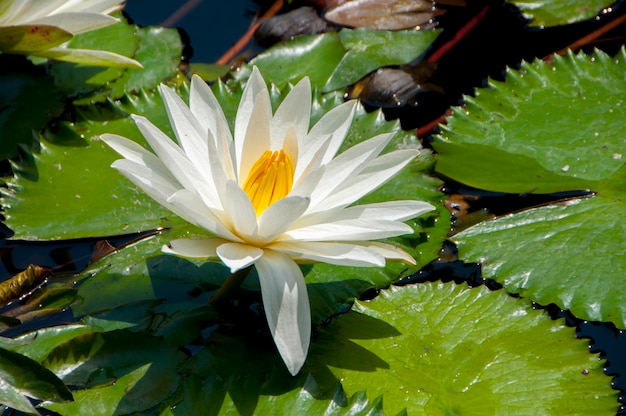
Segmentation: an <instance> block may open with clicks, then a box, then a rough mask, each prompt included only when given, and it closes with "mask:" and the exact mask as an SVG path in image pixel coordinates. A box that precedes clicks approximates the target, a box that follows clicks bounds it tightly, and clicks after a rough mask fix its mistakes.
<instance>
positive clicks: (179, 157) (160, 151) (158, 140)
mask: <svg viewBox="0 0 626 416" xmlns="http://www.w3.org/2000/svg"><path fill="white" fill-rule="evenodd" d="M131 117H132V118H133V120H134V121H135V124H136V125H137V127H138V128H139V130H140V131H141V133H142V134H143V136H144V137H145V138H146V141H147V142H148V144H149V145H150V147H151V148H152V150H154V152H155V153H156V154H157V156H158V157H159V160H160V161H161V162H162V163H163V164H164V165H165V166H166V167H167V169H168V170H169V171H170V172H171V173H172V175H174V177H176V179H177V180H178V181H179V182H180V183H181V184H182V185H183V186H184V187H185V188H187V189H195V188H196V183H197V182H196V181H195V179H194V178H195V177H197V176H199V172H197V171H196V168H195V166H194V165H193V164H192V163H191V161H190V160H189V159H188V158H187V155H185V153H184V152H183V151H182V149H181V148H180V147H178V146H177V145H176V143H174V142H173V141H172V140H171V139H170V138H169V137H168V136H167V135H166V134H165V133H163V132H162V131H161V130H159V129H158V128H157V127H156V126H155V125H154V124H152V123H151V122H150V121H149V120H148V119H147V118H145V117H143V116H138V115H132V116H131Z"/></svg>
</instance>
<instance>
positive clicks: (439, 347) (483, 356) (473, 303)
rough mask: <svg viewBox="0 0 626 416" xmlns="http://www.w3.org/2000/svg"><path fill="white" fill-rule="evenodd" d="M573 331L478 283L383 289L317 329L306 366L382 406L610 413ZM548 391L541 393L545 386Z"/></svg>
mask: <svg viewBox="0 0 626 416" xmlns="http://www.w3.org/2000/svg"><path fill="white" fill-rule="evenodd" d="M602 367H603V362H602V361H601V360H600V359H599V357H598V356H597V355H590V354H589V353H588V351H587V342H586V341H582V340H576V339H575V335H574V330H573V329H572V328H569V327H567V326H565V325H564V324H563V323H561V322H554V321H552V320H550V318H549V317H548V316H547V315H546V314H545V313H544V312H541V311H536V310H533V309H532V308H531V307H530V306H529V305H528V304H527V302H524V301H522V300H519V299H513V298H511V297H510V296H508V295H507V294H506V293H505V292H504V291H498V292H490V291H489V290H488V289H487V288H485V287H484V286H481V287H480V288H476V289H471V290H470V289H468V288H467V287H466V286H464V285H455V284H453V283H446V284H444V283H427V284H422V285H417V286H405V287H403V288H392V289H391V290H389V291H382V292H381V295H380V296H379V297H378V298H376V299H375V300H373V301H369V302H358V303H357V304H355V307H354V308H353V310H352V311H351V312H349V313H348V314H345V315H343V316H341V317H338V318H335V320H334V321H333V323H332V325H330V326H329V327H328V328H321V329H320V331H319V334H318V336H317V339H316V341H315V342H314V344H313V346H312V348H311V353H310V355H309V359H308V361H307V365H306V366H305V371H307V370H308V371H311V372H312V374H313V376H314V377H315V378H316V379H317V380H318V382H319V383H320V385H321V386H323V387H330V386H332V385H333V383H335V382H336V380H341V383H342V384H343V388H344V389H345V390H346V392H347V393H348V394H350V393H351V392H356V391H360V390H366V391H367V394H368V395H370V396H378V395H382V397H383V403H384V409H385V413H386V414H396V413H397V412H399V411H401V410H402V409H404V408H406V410H407V412H408V414H427V415H454V414H456V415H487V414H503V415H528V414H568V415H574V414H579V415H588V414H593V415H600V414H606V415H610V414H614V413H615V411H616V409H617V402H616V398H617V392H616V391H614V390H612V389H611V383H610V379H609V378H608V377H606V376H605V375H604V374H603V372H602ZM548 392H549V393H548Z"/></svg>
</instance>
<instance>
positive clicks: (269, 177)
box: [243, 149, 294, 215]
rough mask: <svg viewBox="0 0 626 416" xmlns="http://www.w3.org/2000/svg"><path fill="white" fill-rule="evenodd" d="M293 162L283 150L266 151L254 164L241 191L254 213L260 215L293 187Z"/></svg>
mask: <svg viewBox="0 0 626 416" xmlns="http://www.w3.org/2000/svg"><path fill="white" fill-rule="evenodd" d="M293 174H294V169H293V162H292V161H291V157H290V156H289V155H288V154H286V153H285V151H284V150H282V149H281V150H275V151H271V150H266V151H265V153H263V154H262V155H261V157H260V158H259V159H258V160H257V161H256V162H254V165H253V166H252V168H250V173H248V178H246V181H245V182H244V184H243V190H244V192H245V193H246V194H248V197H249V198H250V201H252V206H253V207H254V210H255V211H256V213H257V215H261V213H262V212H263V211H265V209H266V208H267V207H269V206H270V205H272V204H273V203H274V202H276V201H278V200H279V199H282V198H284V197H286V196H287V194H288V193H289V192H290V191H291V187H292V186H293Z"/></svg>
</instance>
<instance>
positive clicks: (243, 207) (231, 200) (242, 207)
mask: <svg viewBox="0 0 626 416" xmlns="http://www.w3.org/2000/svg"><path fill="white" fill-rule="evenodd" d="M222 202H223V203H224V210H225V211H226V214H227V215H228V217H229V218H230V220H231V222H232V225H233V228H234V229H235V232H236V233H237V234H239V235H241V236H243V237H246V238H253V237H254V236H255V235H256V234H257V229H258V228H257V222H256V212H255V211H254V208H253V207H252V202H250V198H248V195H246V193H245V192H244V191H243V189H241V188H240V187H239V185H237V184H236V183H235V181H231V180H229V181H227V182H226V198H225V199H224V200H223V201H222Z"/></svg>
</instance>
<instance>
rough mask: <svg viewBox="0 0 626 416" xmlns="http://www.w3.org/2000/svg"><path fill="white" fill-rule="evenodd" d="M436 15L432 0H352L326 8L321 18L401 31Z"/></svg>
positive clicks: (425, 22) (437, 12)
mask: <svg viewBox="0 0 626 416" xmlns="http://www.w3.org/2000/svg"><path fill="white" fill-rule="evenodd" d="M438 14H439V11H438V9H437V8H436V6H435V2H434V1H432V0H351V1H347V2H345V3H341V4H339V5H337V6H335V7H332V8H330V9H328V10H327V11H326V13H324V18H325V19H326V20H328V21H330V22H333V23H335V24H338V25H341V26H347V27H367V28H370V29H378V30H400V29H407V28H411V27H418V26H423V25H427V24H429V23H430V21H431V19H432V18H433V17H435V16H436V15H438Z"/></svg>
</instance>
